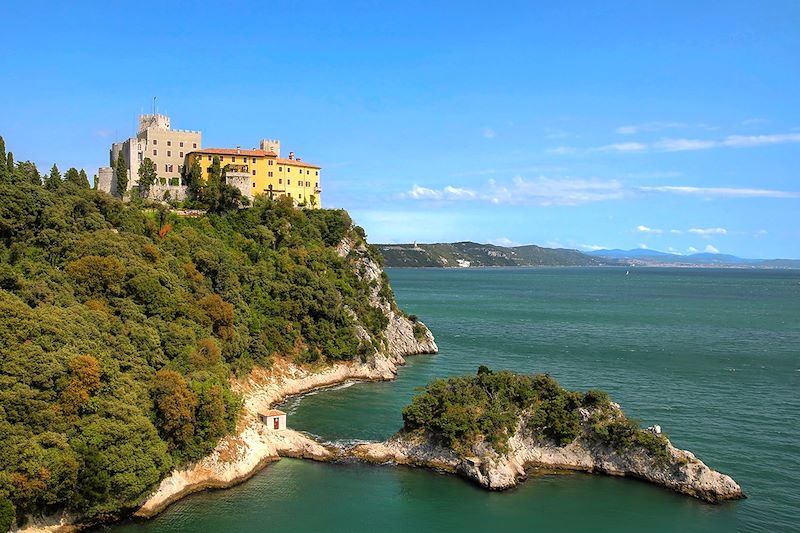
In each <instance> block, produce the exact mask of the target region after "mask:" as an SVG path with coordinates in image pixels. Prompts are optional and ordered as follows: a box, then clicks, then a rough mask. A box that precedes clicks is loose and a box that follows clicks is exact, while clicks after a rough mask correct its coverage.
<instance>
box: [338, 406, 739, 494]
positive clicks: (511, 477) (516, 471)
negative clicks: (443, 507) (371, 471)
mask: <svg viewBox="0 0 800 533" xmlns="http://www.w3.org/2000/svg"><path fill="white" fill-rule="evenodd" d="M588 416H589V415H588V413H584V419H583V431H582V433H581V434H580V435H579V436H578V438H576V439H575V440H574V441H573V442H572V443H570V444H568V445H566V446H557V445H555V444H554V443H552V442H543V441H542V440H540V439H538V438H535V437H534V436H533V435H532V433H531V432H530V431H527V428H526V427H525V424H524V421H521V422H520V425H519V427H518V429H517V431H516V432H515V433H514V435H512V436H511V438H510V439H509V441H508V452H507V453H504V454H500V453H497V452H496V451H495V450H494V449H493V448H491V447H490V446H489V445H487V444H486V443H485V442H481V443H479V444H477V445H475V446H473V448H472V452H473V455H472V456H467V457H463V456H459V455H458V454H456V453H455V452H454V451H453V450H452V449H450V448H447V447H444V446H441V445H440V444H438V443H437V439H436V438H435V437H434V436H432V435H430V434H428V435H421V434H418V433H414V434H410V433H403V432H401V433H399V434H398V435H396V436H395V437H393V438H392V439H390V440H388V441H386V442H381V443H371V444H361V445H358V446H356V447H354V448H353V449H352V450H350V451H349V453H350V454H352V455H354V456H356V457H358V458H359V459H362V460H364V461H369V462H373V463H395V464H404V465H414V466H425V467H430V468H435V469H437V470H443V471H447V472H453V473H457V474H460V475H462V476H464V477H467V478H469V479H472V480H474V481H475V482H476V483H478V484H479V485H481V486H483V487H485V488H487V489H491V490H503V489H508V488H511V487H514V486H516V485H517V484H518V483H519V482H520V481H522V480H524V479H525V478H526V477H527V472H528V471H529V470H530V469H532V468H546V469H558V470H578V471H583V472H589V473H599V474H608V475H614V476H627V477H634V478H638V479H642V480H645V481H649V482H651V483H655V484H657V485H661V486H663V487H666V488H668V489H671V490H674V491H677V492H680V493H682V494H687V495H689V496H693V497H695V498H699V499H701V500H704V501H707V502H711V503H718V502H722V501H725V500H735V499H740V498H744V497H745V496H744V493H743V492H742V489H741V487H739V485H738V484H737V483H736V482H735V481H734V480H733V479H731V478H730V477H729V476H727V475H725V474H721V473H719V472H716V471H715V470H712V469H711V468H709V467H708V466H706V465H705V464H704V463H703V462H702V461H700V460H699V459H697V458H696V457H695V456H694V454H692V453H691V452H688V451H685V450H680V449H678V448H675V447H674V446H672V444H671V443H669V442H668V443H667V458H661V457H656V456H654V455H653V454H652V453H651V452H649V451H647V450H646V449H644V448H641V447H627V448H625V449H622V450H620V449H614V448H613V447H610V446H608V445H606V444H604V443H602V442H600V441H598V440H597V439H595V438H593V437H592V433H591V430H590V428H589V419H588Z"/></svg>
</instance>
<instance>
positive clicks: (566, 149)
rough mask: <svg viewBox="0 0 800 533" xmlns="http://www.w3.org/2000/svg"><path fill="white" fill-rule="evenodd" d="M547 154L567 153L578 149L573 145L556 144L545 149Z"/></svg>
mask: <svg viewBox="0 0 800 533" xmlns="http://www.w3.org/2000/svg"><path fill="white" fill-rule="evenodd" d="M545 151H546V152H547V153H548V154H555V155H569V154H574V153H575V152H577V151H578V149H577V148H575V147H574V146H556V147H555V148H548V149H547V150H545Z"/></svg>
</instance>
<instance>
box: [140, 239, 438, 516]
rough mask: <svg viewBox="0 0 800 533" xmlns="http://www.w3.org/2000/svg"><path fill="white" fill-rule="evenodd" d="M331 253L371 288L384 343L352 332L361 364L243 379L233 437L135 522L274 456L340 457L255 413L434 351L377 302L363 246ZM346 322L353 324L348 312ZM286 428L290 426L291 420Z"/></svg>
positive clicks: (372, 264) (392, 371)
mask: <svg viewBox="0 0 800 533" xmlns="http://www.w3.org/2000/svg"><path fill="white" fill-rule="evenodd" d="M337 252H338V253H339V254H340V255H341V257H344V258H347V259H348V260H349V261H350V262H351V264H352V266H353V268H354V269H355V272H356V273H357V274H358V275H359V276H360V277H361V278H362V279H364V280H366V281H368V282H374V283H372V287H373V289H372V294H371V295H370V305H372V306H373V307H376V308H379V309H381V310H382V312H383V313H384V314H385V315H386V317H387V318H388V326H387V327H386V330H385V331H384V333H383V337H384V338H383V339H378V342H377V343H376V342H375V341H376V339H372V338H371V337H370V335H369V333H367V331H366V329H365V328H364V327H363V326H361V325H360V324H358V323H357V325H356V330H357V334H358V335H359V337H360V338H361V339H362V340H364V341H370V342H372V343H373V345H375V344H377V347H376V349H375V351H374V353H373V354H372V355H371V356H369V357H367V358H366V361H363V362H361V361H347V362H339V363H335V364H332V365H324V366H319V367H317V368H309V367H301V366H298V365H296V364H294V363H292V362H291V361H288V360H277V361H275V363H274V364H273V366H272V367H271V368H269V369H263V368H258V369H255V370H253V371H252V372H251V373H250V375H249V376H248V377H247V378H246V379H244V380H241V381H238V382H236V383H234V384H233V389H234V391H235V392H237V393H239V394H241V396H242V398H243V400H244V405H243V409H242V411H243V412H242V415H241V418H240V420H239V425H238V433H237V434H236V435H229V436H227V437H225V438H223V439H222V440H221V441H220V442H219V444H218V445H217V447H216V448H215V449H214V450H213V451H212V452H211V454H209V455H208V456H207V457H205V458H203V459H201V460H200V461H198V462H197V463H195V464H193V465H190V466H189V467H187V468H184V469H181V470H176V471H173V472H172V473H171V474H170V476H168V477H167V478H166V479H164V480H163V481H162V482H161V484H160V485H159V487H158V489H157V490H156V491H155V492H154V493H153V494H152V495H150V497H149V498H148V499H147V500H146V501H145V502H144V503H143V504H142V506H141V507H140V508H139V510H138V511H137V512H136V515H137V516H144V517H146V516H152V515H154V514H156V513H158V512H160V511H161V510H163V509H164V508H165V507H166V506H168V505H169V504H170V503H172V502H174V501H176V500H178V499H180V498H181V497H182V496H184V495H186V494H188V493H191V492H196V491H198V490H203V489H205V488H210V487H228V486H231V485H235V484H236V483H239V482H241V481H243V480H244V479H247V478H248V477H250V476H251V475H253V474H254V473H255V472H257V471H258V470H259V469H260V468H261V467H262V466H263V465H265V464H266V463H268V462H270V461H274V460H276V459H278V458H279V457H280V456H290V457H305V458H309V459H317V460H327V459H329V458H332V457H334V456H335V455H337V454H340V453H341V450H334V449H331V448H327V447H325V446H324V445H321V444H319V443H317V442H316V441H314V440H312V439H310V438H308V437H306V436H305V435H303V434H301V433H298V432H296V431H292V430H281V431H269V430H267V429H266V428H265V427H264V424H263V423H262V422H261V421H260V420H259V418H258V413H259V412H261V411H265V410H267V409H269V407H271V406H272V405H274V404H276V403H279V402H281V401H283V400H284V399H286V398H287V397H288V396H293V395H297V394H302V393H304V392H309V391H312V390H316V389H320V388H325V387H330V386H333V385H336V384H339V383H344V382H347V381H351V380H389V379H392V378H394V377H395V375H396V374H397V367H398V366H400V365H403V364H405V360H404V359H403V357H404V356H407V355H414V354H422V353H436V352H438V347H437V346H436V342H435V341H434V339H433V335H432V334H431V332H430V331H429V330H428V328H427V327H425V325H424V324H422V323H421V322H412V321H411V320H410V319H408V318H407V317H405V316H403V315H402V314H401V313H400V311H399V310H398V309H397V307H396V305H395V304H394V302H393V301H387V300H386V299H385V298H382V297H381V295H380V294H381V286H382V283H383V282H384V281H383V279H382V276H381V273H382V270H381V267H380V265H378V263H377V262H376V261H375V260H374V259H372V258H371V257H370V255H369V253H368V252H369V251H368V249H367V247H366V246H365V245H364V244H357V243H356V241H355V240H354V239H352V238H346V239H344V240H343V241H342V242H341V243H340V245H339V247H338V248H337ZM351 316H352V317H353V318H354V320H356V321H357V317H356V316H355V313H352V314H351ZM415 333H416V334H415ZM288 423H289V426H291V420H289V422H288Z"/></svg>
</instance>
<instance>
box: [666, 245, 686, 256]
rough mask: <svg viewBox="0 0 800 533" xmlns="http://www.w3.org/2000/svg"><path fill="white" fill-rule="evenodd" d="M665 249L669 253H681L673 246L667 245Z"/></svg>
mask: <svg viewBox="0 0 800 533" xmlns="http://www.w3.org/2000/svg"><path fill="white" fill-rule="evenodd" d="M667 251H668V252H669V253H671V254H675V255H683V254H682V253H680V252H679V251H678V250H677V249H676V248H673V247H672V246H669V247H667Z"/></svg>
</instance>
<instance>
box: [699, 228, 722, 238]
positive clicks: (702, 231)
mask: <svg viewBox="0 0 800 533" xmlns="http://www.w3.org/2000/svg"><path fill="white" fill-rule="evenodd" d="M689 233H694V234H695V235H700V236H701V237H706V238H708V237H711V236H712V235H727V234H728V230H726V229H725V228H691V229H689Z"/></svg>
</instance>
